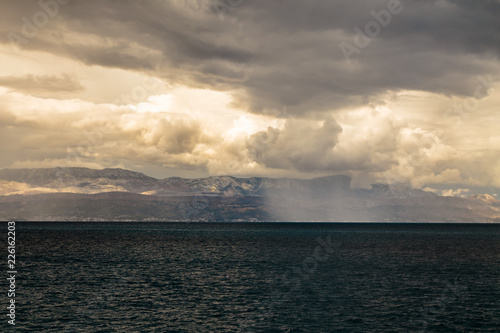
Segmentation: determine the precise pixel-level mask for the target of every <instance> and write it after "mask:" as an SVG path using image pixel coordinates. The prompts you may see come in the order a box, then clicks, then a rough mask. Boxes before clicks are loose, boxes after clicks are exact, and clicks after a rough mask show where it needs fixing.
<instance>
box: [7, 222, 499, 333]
mask: <svg viewBox="0 0 500 333" xmlns="http://www.w3.org/2000/svg"><path fill="white" fill-rule="evenodd" d="M17 228H18V230H17V231H18V235H17V237H18V258H17V260H18V271H19V282H18V295H17V300H16V302H17V303H16V304H18V323H17V325H16V329H17V331H19V332H28V331H30V332H31V331H34V332H90V331H92V332H138V331H141V332H153V331H155V332H208V331H210V332H238V331H243V332H246V331H248V332H250V331H254V332H382V331H384V332H407V331H429V332H431V331H438V332H476V331H481V332H494V331H496V330H498V328H499V327H500V301H499V300H500V284H499V283H498V276H499V273H500V260H499V253H500V228H499V226H498V225H456V224H453V225H442V224H440V225H429V224H427V225H423V224H349V223H348V224H304V223H295V224H288V223H285V224H283V223H281V224H278V223H274V224H273V223H258V224H257V223H256V224H234V223H220V224H210V223H203V224H200V223H162V224H160V223H141V224H139V223H94V224H92V223H78V224H76V223H72V224H70V223H18V227H17ZM318 238H320V240H319V241H318ZM322 244H323V245H322ZM325 244H326V245H325ZM318 246H319V247H320V251H319V252H315V251H318V250H316V249H317V248H318ZM328 250H329V251H330V252H328Z"/></svg>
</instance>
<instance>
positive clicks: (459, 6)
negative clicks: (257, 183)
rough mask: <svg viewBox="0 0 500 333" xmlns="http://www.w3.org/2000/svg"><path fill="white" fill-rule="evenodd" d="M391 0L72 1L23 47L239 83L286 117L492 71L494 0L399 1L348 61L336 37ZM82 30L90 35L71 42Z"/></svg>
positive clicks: (471, 80)
mask: <svg viewBox="0 0 500 333" xmlns="http://www.w3.org/2000/svg"><path fill="white" fill-rule="evenodd" d="M391 1H397V0H376V1H367V0H365V1H355V2H354V1H347V0H344V1H335V2H329V1H319V0H317V1H314V0H313V1H298V0H292V1H277V0H275V1H263V0H254V1H251V0H248V1H242V2H231V4H233V5H234V6H233V7H231V6H230V5H228V6H226V7H227V8H229V9H230V10H226V12H224V13H222V15H220V14H221V13H217V12H216V11H214V9H213V8H212V7H210V6H208V5H206V4H204V3H202V2H197V1H177V2H176V1H131V0H128V1H120V2H116V1H78V0H73V1H72V2H70V3H69V4H67V5H61V6H60V7H61V8H60V13H59V14H58V15H57V16H56V17H54V18H51V19H50V22H49V23H48V24H47V26H46V27H45V26H44V27H42V28H40V29H39V30H40V31H39V34H38V36H37V38H36V39H39V40H35V39H33V41H31V40H30V43H28V44H26V45H23V46H22V47H26V48H33V47H35V48H36V47H39V48H43V49H45V50H47V51H49V52H54V53H59V54H63V55H67V56H70V57H73V58H76V59H79V60H80V61H83V62H85V63H86V64H95V65H100V66H110V67H121V68H124V69H135V70H144V68H154V69H155V70H156V75H158V76H162V77H163V78H164V79H165V80H168V81H171V82H175V83H180V84H187V85H190V86H196V87H210V88H212V89H218V90H238V93H237V94H235V97H236V98H237V99H238V100H239V102H240V103H241V104H242V105H247V106H248V107H249V108H250V109H251V110H252V111H254V112H270V110H273V109H281V108H282V107H283V106H284V105H286V106H287V107H288V111H289V115H294V114H297V115H305V114H309V113H310V112H313V111H324V110H335V109H336V108H340V107H343V106H346V105H360V104H366V103H367V102H369V101H377V100H378V98H379V95H380V94H383V93H385V92H387V91H388V90H404V89H413V90H422V91H431V92H437V93H442V94H447V95H462V96H465V95H471V94H472V93H473V89H474V86H475V84H476V82H477V81H476V77H477V76H478V75H482V74H485V73H492V74H495V76H496V74H497V73H498V67H497V66H492V65H491V63H492V60H496V59H498V55H499V54H500V44H499V42H500V40H499V37H498V31H500V21H499V20H498V17H500V4H499V2H498V1H486V0H484V1H477V0H476V1H451V0H448V1H444V0H442V1H412V2H408V1H401V4H400V5H399V7H400V10H401V12H400V13H398V14H392V15H391V20H390V22H389V23H388V24H387V26H386V27H381V31H380V33H379V34H378V35H377V36H376V37H375V38H373V39H372V40H371V42H370V44H369V45H368V46H366V47H365V48H360V49H359V50H360V52H359V54H353V55H352V57H351V58H352V59H351V62H347V61H346V59H345V57H344V53H343V52H342V50H341V48H340V47H339V45H340V43H342V42H345V43H349V44H352V45H354V44H353V38H354V37H355V32H354V30H353V29H354V27H359V28H360V29H361V30H365V25H366V24H367V23H368V22H370V21H374V20H375V19H374V17H373V16H372V14H370V12H371V11H375V12H377V13H379V12H380V11H382V10H387V8H388V6H389V4H390V3H391ZM25 2H26V1H16V2H15V4H14V3H13V2H11V3H10V4H9V5H8V6H7V5H6V3H5V2H4V3H3V4H2V5H3V6H6V7H8V10H6V11H3V12H4V13H3V15H2V18H3V16H8V19H7V20H5V21H3V20H2V22H3V23H2V24H1V26H2V28H1V31H3V32H4V33H5V32H7V31H16V30H17V31H20V29H21V26H22V22H21V20H20V18H19V19H18V20H17V23H16V20H15V19H13V18H12V17H13V16H14V17H15V16H16V15H18V16H22V15H23V13H24V15H26V17H28V18H29V17H30V15H32V14H33V13H34V12H36V10H37V6H34V5H33V2H31V4H30V5H28V6H26V7H23V6H24V4H25ZM21 8H23V10H21ZM39 9H40V8H38V10H39ZM6 25H8V26H6ZM75 33H78V34H84V35H85V36H87V37H88V36H93V38H94V40H92V38H90V37H89V38H82V39H81V40H79V39H78V38H77V41H78V42H68V40H69V39H71V36H72V34H75ZM54 36H59V37H57V38H56V37H54ZM3 40H4V42H8V39H7V38H4V39H3ZM30 44H31V45H30ZM496 77H497V76H496Z"/></svg>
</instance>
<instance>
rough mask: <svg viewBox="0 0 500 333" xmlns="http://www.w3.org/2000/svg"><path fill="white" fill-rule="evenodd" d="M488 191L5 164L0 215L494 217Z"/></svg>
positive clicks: (0, 174)
mask: <svg viewBox="0 0 500 333" xmlns="http://www.w3.org/2000/svg"><path fill="white" fill-rule="evenodd" d="M499 212H500V202H499V201H497V200H495V199H494V198H493V197H490V196H474V197H472V198H470V199H463V198H455V197H441V196H438V195H436V194H433V193H430V192H425V191H422V190H418V189H412V188H411V187H409V186H407V185H404V184H396V185H391V186H389V185H384V184H374V185H373V186H372V188H371V189H351V188H350V179H349V177H346V176H341V175H339V176H331V177H322V178H315V179H308V180H297V179H271V178H257V177H253V178H235V177H230V176H221V177H208V178H202V179H183V178H178V177H174V178H166V179H156V178H152V177H148V176H146V175H143V174H141V173H137V172H132V171H128V170H123V169H104V170H91V169H86V168H53V169H17V170H9V169H4V170H0V219H2V220H8V219H15V220H71V221H72V220H139V221H146V220H161V221H169V220H183V221H187V220H198V221H236V220H239V221H243V220H244V221H374V222H377V221H402V222H404V221H408V222H491V221H495V219H497V220H498V218H499V217H500V213H499Z"/></svg>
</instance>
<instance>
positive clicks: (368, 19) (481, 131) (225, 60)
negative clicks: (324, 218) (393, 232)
mask: <svg viewBox="0 0 500 333" xmlns="http://www.w3.org/2000/svg"><path fill="white" fill-rule="evenodd" d="M0 9H1V10H0V36H2V38H1V39H0V42H1V43H2V44H1V50H0V51H1V53H0V57H1V59H0V60H1V65H0V66H1V68H2V71H3V72H2V75H0V86H2V87H5V88H6V89H7V90H5V91H1V94H0V95H1V97H2V100H0V107H1V108H2V110H0V111H1V112H0V115H1V119H2V122H3V121H4V120H5V123H3V124H2V126H3V128H5V129H6V130H7V131H10V132H9V133H11V134H14V128H15V129H16V132H15V133H17V134H14V135H16V136H20V137H22V136H24V137H23V138H20V142H23V143H24V146H18V145H17V144H16V145H15V146H16V147H17V148H16V151H18V153H15V152H14V150H13V148H12V146H11V147H6V148H4V150H5V151H8V154H6V155H5V156H7V157H8V158H7V160H6V162H4V164H3V165H2V166H3V167H9V166H26V165H27V164H29V165H37V161H40V165H42V164H43V165H45V164H47V163H48V164H51V165H52V164H58V163H59V162H61V160H62V159H64V157H63V155H64V150H67V148H68V147H69V148H70V150H71V149H75V147H77V146H78V144H75V141H78V140H80V139H78V140H75V138H77V137H80V136H81V130H82V129H83V128H85V129H86V130H88V131H95V130H96V129H102V132H103V133H106V134H103V139H102V140H101V141H99V143H96V144H93V145H92V147H93V148H92V149H93V150H92V153H88V154H87V155H85V156H83V155H82V156H81V164H82V165H83V164H85V165H99V166H102V167H104V166H113V165H121V166H123V165H125V166H127V167H129V168H144V169H141V171H144V170H146V171H147V170H148V168H151V170H154V173H156V174H157V173H161V171H159V170H161V168H165V170H184V169H185V170H187V169H189V170H194V172H195V173H198V174H199V175H205V174H228V173H229V174H234V175H245V176H246V175H248V176H250V175H270V176H280V175H285V176H300V177H309V176H313V175H326V174H337V173H343V174H349V175H351V176H352V177H354V184H359V185H366V184H368V183H370V182H373V181H381V182H386V181H387V182H392V181H410V182H412V183H413V184H414V185H415V186H424V185H425V184H427V185H428V184H437V183H449V184H452V183H453V184H454V183H457V184H458V183H460V184H470V185H474V186H476V185H477V186H479V185H491V184H495V186H500V180H499V177H500V168H499V165H498V162H497V161H498V157H499V156H498V151H499V148H500V138H499V136H498V134H497V131H496V125H495V124H498V121H499V116H498V112H497V111H496V108H497V105H498V102H499V100H500V98H499V92H498V89H496V88H498V80H499V73H500V62H499V55H500V39H499V36H498V31H500V21H499V20H498V17H500V2H499V1H486V0H483V1H472V0H471V1H466V0H464V1H458V0H456V1H455V0H429V1H406V0H405V1H398V0H370V1H368V0H361V1H348V0H337V1H319V0H311V1H298V0H290V1H282V0H271V1H264V0H241V1H227V0H216V1H201V0H178V1H164V0H152V1H145V0H144V1H132V0H124V1H120V2H117V1H79V0H72V1H56V0H42V1H39V2H35V1H27V0H23V1H3V2H2V4H1V5H0ZM155 96H156V97H155ZM162 96H163V97H162ZM172 101H174V102H172ZM37 105H38V109H37ZM66 107H67V108H66ZM65 108H66V109H65ZM63 109H64V111H63ZM96 110H100V111H99V112H97V111H96ZM47 114H51V115H52V116H53V117H55V118H57V121H56V120H48V119H47V118H46V115H47ZM90 114H92V115H94V116H93V117H95V118H92V117H90V116H89V115H90ZM101 115H102V116H101ZM104 115H105V116H104ZM55 118H52V119H55ZM84 119H85V120H84ZM54 123H58V124H59V125H61V124H62V123H64V124H66V125H67V126H66V127H65V128H64V130H62V129H61V130H56V131H55V132H54V131H53V128H54V127H53V126H55V125H54ZM59 125H58V126H59ZM9 126H10V127H9ZM28 127H29V128H36V131H35V132H32V133H31V134H28V133H27V132H26V131H27V128H28ZM56 128H57V127H56ZM37 131H40V132H37ZM78 131H80V132H78ZM33 133H39V136H38V137H36V138H38V139H39V140H38V142H40V145H41V144H42V142H43V144H44V148H43V149H41V150H38V151H35V150H30V149H34V146H36V142H37V139H34V138H35V137H33V135H35V134H33ZM44 138H45V139H44ZM56 141H57V142H59V143H58V144H56V143H55V142H56ZM80 141H81V140H80ZM43 161H45V162H43ZM47 161H52V162H47ZM54 161H55V162H54ZM57 161H59V162H57ZM42 162H43V163H42ZM151 172H153V171H151ZM172 172H174V171H172ZM165 174H168V175H170V174H171V172H170V171H166V172H165ZM450 193H452V192H450Z"/></svg>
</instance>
